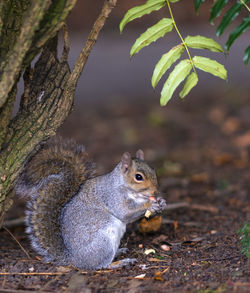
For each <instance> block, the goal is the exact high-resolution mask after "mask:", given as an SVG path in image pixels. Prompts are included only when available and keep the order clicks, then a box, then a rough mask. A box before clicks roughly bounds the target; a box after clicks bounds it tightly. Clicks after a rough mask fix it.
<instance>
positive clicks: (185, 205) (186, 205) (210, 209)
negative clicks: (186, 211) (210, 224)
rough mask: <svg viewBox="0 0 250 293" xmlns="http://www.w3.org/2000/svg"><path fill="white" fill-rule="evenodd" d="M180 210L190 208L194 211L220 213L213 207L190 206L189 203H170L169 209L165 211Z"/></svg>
mask: <svg viewBox="0 0 250 293" xmlns="http://www.w3.org/2000/svg"><path fill="white" fill-rule="evenodd" d="M179 208H190V209H193V210H200V211H206V212H211V213H218V211H219V210H218V208H217V207H215V206H211V205H201V204H189V203H187V202H177V203H170V204H167V207H166V208H165V210H167V211H169V210H175V209H179Z"/></svg>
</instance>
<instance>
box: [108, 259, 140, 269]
mask: <svg viewBox="0 0 250 293" xmlns="http://www.w3.org/2000/svg"><path fill="white" fill-rule="evenodd" d="M136 262H137V259H136V258H124V259H121V260H118V261H114V262H112V263H111V264H110V265H109V266H108V268H109V269H119V268H123V267H126V266H130V265H134V264H135V263H136Z"/></svg>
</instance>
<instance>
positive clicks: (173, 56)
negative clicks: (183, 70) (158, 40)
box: [152, 44, 185, 88]
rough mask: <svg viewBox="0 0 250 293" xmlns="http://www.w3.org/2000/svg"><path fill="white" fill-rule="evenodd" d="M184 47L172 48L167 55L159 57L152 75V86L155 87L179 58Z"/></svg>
mask: <svg viewBox="0 0 250 293" xmlns="http://www.w3.org/2000/svg"><path fill="white" fill-rule="evenodd" d="M184 51H185V47H184V45H183V44H180V45H178V46H175V47H173V48H172V49H171V50H170V51H169V52H168V53H166V54H164V55H162V56H161V59H160V60H159V61H158V63H157V64H156V66H155V69H154V73H153V75H152V86H153V88H155V87H156V85H157V83H158V82H159V80H160V79H161V77H162V76H163V74H164V73H165V72H166V71H167V70H168V69H169V68H170V66H171V65H172V64H173V63H174V62H175V61H176V60H177V59H179V58H180V57H181V55H182V54H183V52H184Z"/></svg>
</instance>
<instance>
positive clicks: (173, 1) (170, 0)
mask: <svg viewBox="0 0 250 293" xmlns="http://www.w3.org/2000/svg"><path fill="white" fill-rule="evenodd" d="M179 1H180V0H169V2H172V3H175V2H179Z"/></svg>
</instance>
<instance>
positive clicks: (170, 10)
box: [166, 0, 196, 73]
mask: <svg viewBox="0 0 250 293" xmlns="http://www.w3.org/2000/svg"><path fill="white" fill-rule="evenodd" d="M166 2H167V5H168V10H169V13H170V16H171V19H172V21H173V25H174V28H175V30H176V32H177V34H178V35H179V37H180V39H181V41H182V44H183V45H184V47H185V49H186V51H187V54H188V57H189V59H190V62H191V64H192V67H193V71H194V72H195V73H196V70H195V67H194V62H193V59H192V57H191V55H190V53H189V50H188V47H187V45H186V43H185V41H184V40H183V37H182V35H181V33H180V31H179V30H178V27H177V25H176V23H175V20H174V16H173V13H172V9H171V7H170V3H169V0H166Z"/></svg>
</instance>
